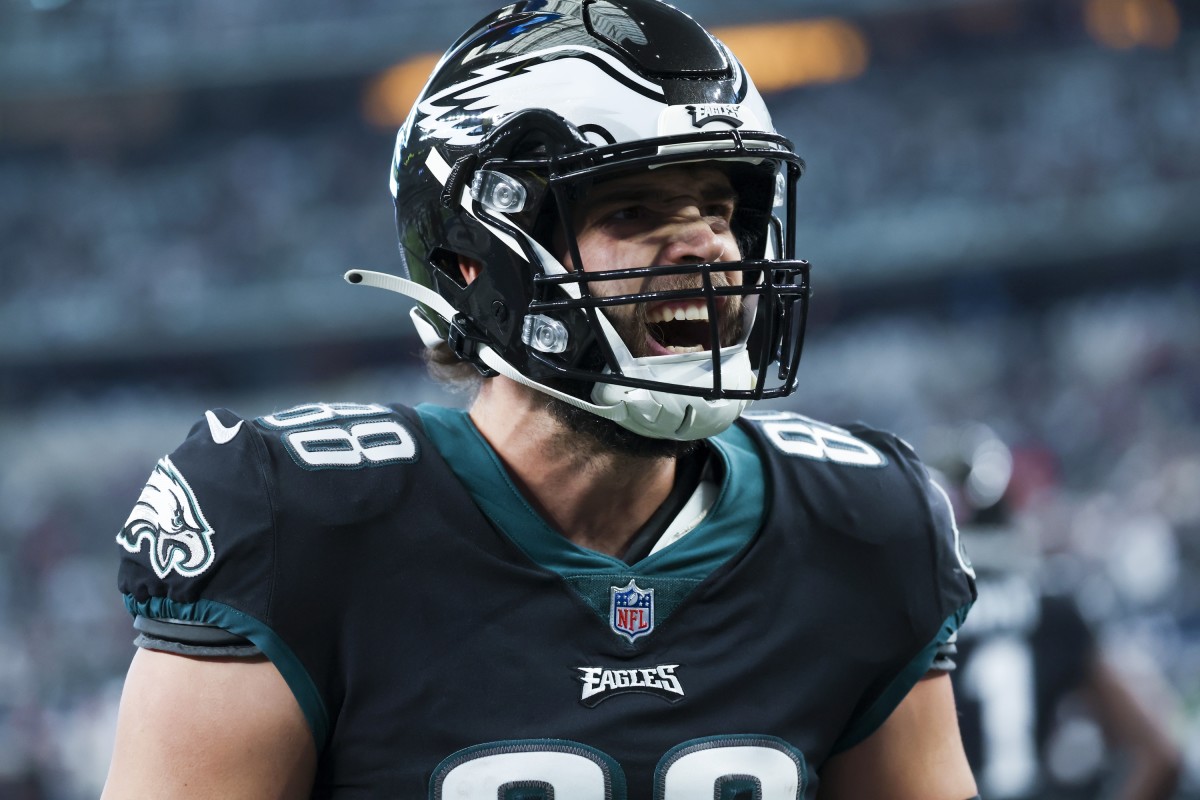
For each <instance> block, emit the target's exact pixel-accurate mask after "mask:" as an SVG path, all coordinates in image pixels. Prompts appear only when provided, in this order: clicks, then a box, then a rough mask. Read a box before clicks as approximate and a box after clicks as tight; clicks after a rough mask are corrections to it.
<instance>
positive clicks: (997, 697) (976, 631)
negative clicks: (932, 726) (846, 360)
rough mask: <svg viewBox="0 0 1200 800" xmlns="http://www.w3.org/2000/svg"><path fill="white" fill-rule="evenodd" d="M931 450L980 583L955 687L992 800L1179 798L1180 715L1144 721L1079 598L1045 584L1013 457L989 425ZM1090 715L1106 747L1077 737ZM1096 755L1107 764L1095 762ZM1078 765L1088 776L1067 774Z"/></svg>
mask: <svg viewBox="0 0 1200 800" xmlns="http://www.w3.org/2000/svg"><path fill="white" fill-rule="evenodd" d="M931 438H932V440H933V441H932V442H931V444H930V446H929V447H928V448H924V447H923V448H922V450H923V453H924V455H925V457H926V459H927V461H928V463H929V464H930V466H931V469H932V470H933V472H934V477H935V480H938V481H939V482H940V483H941V484H942V485H943V486H944V487H945V488H946V489H947V492H948V494H949V495H950V498H951V503H952V505H953V506H954V508H955V514H956V518H957V520H958V524H959V527H960V531H961V535H962V538H963V542H964V545H965V548H966V550H967V552H968V553H969V554H970V556H971V560H972V564H973V566H974V568H975V572H976V576H977V581H978V589H979V599H978V601H977V603H976V605H975V608H974V609H973V611H972V614H971V623H970V624H969V625H967V626H964V628H963V629H962V630H961V631H960V632H959V635H958V638H957V654H956V655H957V657H956V659H955V662H956V669H955V670H954V672H953V673H952V678H953V681H954V684H955V692H956V697H957V699H958V707H959V713H960V720H959V724H960V726H961V729H962V736H963V743H964V746H965V747H966V751H967V756H968V758H969V760H970V762H971V765H972V768H973V769H974V771H975V775H976V779H977V780H978V781H979V787H980V791H981V794H982V795H983V796H984V797H988V798H993V799H994V800H1034V799H1035V798H1038V799H1039V800H1090V799H1091V798H1096V797H1100V796H1103V797H1108V798H1113V799H1114V800H1165V799H1166V798H1169V797H1173V796H1174V794H1175V791H1176V788H1177V786H1178V784H1179V782H1180V775H1181V771H1182V757H1181V753H1180V750H1179V747H1178V745H1177V744H1176V743H1175V742H1174V741H1173V739H1172V736H1171V733H1170V731H1169V730H1168V729H1167V727H1166V723H1167V720H1168V719H1169V717H1170V714H1169V713H1168V712H1169V710H1170V709H1167V708H1158V709H1150V708H1148V707H1147V703H1146V700H1145V698H1144V694H1145V693H1144V692H1140V691H1139V687H1138V686H1136V685H1134V684H1133V682H1132V681H1131V679H1130V678H1129V677H1127V676H1126V675H1125V674H1124V673H1123V672H1122V671H1121V670H1120V669H1119V668H1118V667H1117V666H1116V665H1115V664H1114V663H1112V661H1111V659H1110V658H1108V657H1106V655H1105V653H1104V651H1103V649H1102V647H1101V645H1100V643H1099V642H1098V641H1097V635H1096V632H1094V631H1093V629H1092V627H1091V625H1090V624H1089V623H1088V622H1087V621H1086V620H1085V619H1084V616H1083V615H1082V614H1081V613H1080V609H1079V607H1078V605H1077V603H1076V601H1075V599H1074V597H1073V596H1072V595H1071V594H1069V593H1067V592H1062V593H1059V592H1057V591H1055V590H1053V589H1052V588H1051V587H1050V585H1049V584H1050V583H1051V582H1050V581H1046V580H1045V578H1046V576H1045V575H1044V574H1043V570H1044V569H1048V568H1050V566H1049V565H1047V564H1046V562H1045V559H1044V558H1043V554H1042V553H1041V552H1040V547H1039V545H1038V544H1037V543H1036V542H1034V541H1031V537H1030V536H1029V535H1028V534H1027V533H1026V532H1025V531H1022V530H1019V529H1018V526H1017V523H1016V521H1015V520H1014V508H1013V505H1014V498H1013V491H1012V488H1013V483H1014V481H1013V474H1014V469H1015V468H1017V467H1016V466H1015V464H1014V454H1013V452H1012V450H1011V449H1010V448H1009V447H1008V445H1007V444H1006V443H1005V442H1004V441H1003V440H1002V439H1001V438H1000V437H999V436H997V434H996V433H995V431H994V430H993V429H992V428H990V427H989V426H987V425H984V424H981V423H975V424H969V425H964V426H962V427H958V428H951V429H945V430H942V431H940V432H938V433H937V434H936V435H934V436H933V437H931ZM1150 677H1153V676H1150ZM1164 680H1165V679H1164ZM1081 713H1082V714H1083V715H1084V716H1085V717H1086V719H1088V720H1091V722H1092V723H1094V724H1095V725H1096V726H1097V727H1098V728H1099V730H1100V732H1101V733H1102V735H1103V738H1102V741H1095V740H1093V739H1090V738H1088V737H1087V736H1086V735H1080V734H1081V733H1082V731H1083V730H1085V729H1084V728H1082V727H1081V726H1082V724H1083V722H1082V720H1081V719H1080V716H1079V715H1080V714H1081ZM1097 747H1101V748H1103V749H1104V752H1103V753H1095V752H1092V753H1089V752H1087V751H1088V750H1089V749H1090V750H1095V749H1096V748H1097ZM1070 761H1075V762H1078V763H1076V764H1071V763H1060V762H1070Z"/></svg>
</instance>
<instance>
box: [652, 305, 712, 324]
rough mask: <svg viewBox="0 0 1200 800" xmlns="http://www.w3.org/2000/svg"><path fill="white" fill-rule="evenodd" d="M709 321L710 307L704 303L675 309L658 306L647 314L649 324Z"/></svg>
mask: <svg viewBox="0 0 1200 800" xmlns="http://www.w3.org/2000/svg"><path fill="white" fill-rule="evenodd" d="M707 319H708V305H707V304H704V303H699V304H696V303H693V304H689V305H686V306H673V307H668V306H658V307H657V308H652V309H650V310H649V311H647V312H646V321H647V322H684V321H687V320H707Z"/></svg>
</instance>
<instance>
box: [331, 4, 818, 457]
mask: <svg viewBox="0 0 1200 800" xmlns="http://www.w3.org/2000/svg"><path fill="white" fill-rule="evenodd" d="M696 162H703V164H704V165H710V164H711V165H719V168H720V169H721V170H722V171H724V172H725V173H726V174H727V175H728V177H729V181H730V183H731V185H732V187H733V189H734V191H735V192H736V195H737V204H736V211H735V212H734V216H733V219H732V220H731V229H732V232H733V233H734V234H735V235H736V237H737V241H738V244H739V249H740V259H739V260H738V261H733V262H730V261H720V262H714V263H684V264H678V263H672V264H663V263H657V264H645V265H642V266H639V267H636V268H630V269H615V270H606V269H603V268H595V267H593V268H589V264H587V263H586V262H585V261H584V260H583V259H582V258H581V254H580V249H579V247H578V243H577V241H576V235H575V234H576V231H575V223H574V222H573V213H574V210H575V209H576V208H577V206H578V204H579V203H581V202H583V201H584V200H585V199H586V197H587V193H588V191H589V190H590V189H591V187H592V186H594V185H596V184H598V183H601V182H603V181H605V180H608V179H611V178H614V177H620V176H625V175H630V174H634V173H637V172H638V171H646V170H649V171H651V172H652V171H653V170H655V169H660V168H662V167H664V166H668V165H679V164H692V163H696ZM803 169H804V162H803V161H802V160H801V159H800V158H799V157H798V156H797V155H796V153H795V151H794V149H793V147H792V144H791V142H790V141H789V140H788V139H786V138H784V137H783V136H781V135H779V134H778V133H777V132H776V131H775V129H774V128H773V127H772V123H771V118H770V115H769V113H768V112H767V108H766V105H765V104H764V103H763V100H762V98H761V96H760V95H759V93H758V91H757V90H756V89H755V87H754V84H753V83H752V82H751V80H750V77H749V75H747V73H746V71H745V70H744V69H743V67H742V65H741V64H740V63H739V62H738V60H737V59H736V58H735V57H734V56H733V54H732V53H731V52H730V51H729V49H728V48H727V47H725V45H723V44H722V43H721V42H720V41H718V40H717V39H715V38H714V37H713V36H712V35H711V34H709V33H708V32H707V31H706V30H705V29H704V28H703V27H701V26H700V25H699V24H698V23H697V22H696V21H695V20H693V19H692V18H691V17H689V16H688V15H686V14H684V13H683V12H681V11H679V10H678V9H675V8H674V7H672V6H670V5H667V4H665V3H662V2H659V1H658V0H521V1H520V2H517V3H514V4H512V5H508V6H505V7H504V8H502V9H500V10H498V11H496V12H494V13H492V14H491V15H489V16H488V17H486V18H484V19H483V20H481V21H480V22H479V23H478V24H476V25H475V26H474V27H472V28H471V29H470V30H468V31H467V32H466V33H465V34H464V35H463V36H462V37H460V38H459V40H458V41H457V42H455V43H454V45H453V46H452V47H451V48H450V49H449V50H448V51H447V52H446V54H445V55H444V56H443V57H442V59H441V61H440V62H439V63H438V65H437V67H436V68H435V69H434V71H433V74H432V76H431V77H430V79H429V82H428V83H427V84H426V86H425V88H424V90H423V91H422V92H421V95H420V96H419V98H418V99H417V101H416V103H415V104H414V106H413V109H412V111H411V113H410V115H409V117H408V119H407V120H406V122H405V123H404V126H403V127H402V128H401V129H400V131H399V134H398V135H397V138H396V147H395V152H394V157H393V160H392V172H391V190H392V195H393V197H394V199H395V207H396V224H397V229H398V232H399V240H400V250H401V254H402V257H403V262H404V266H405V269H406V271H407V274H408V277H407V278H399V277H396V276H391V275H386V274H383V273H377V272H368V271H365V270H351V271H350V272H348V273H347V274H346V278H347V280H348V281H350V282H351V283H362V284H367V285H374V286H379V287H383V288H388V289H391V290H393V291H398V292H400V293H402V294H405V295H407V296H409V297H411V298H413V299H416V300H417V301H418V302H419V304H420V305H419V306H418V307H417V308H414V309H413V312H412V317H413V320H414V322H415V324H416V326H417V328H418V331H419V332H420V334H421V336H422V339H423V340H424V341H425V343H426V344H427V345H433V344H436V343H439V342H443V341H444V342H447V343H448V344H449V345H450V347H451V348H452V349H453V350H454V352H455V353H456V354H457V355H458V356H459V357H460V358H463V359H466V360H469V361H471V362H473V363H474V364H475V365H476V366H477V367H478V368H479V369H480V371H481V372H483V373H484V374H485V375H490V374H495V373H500V374H503V375H506V376H508V377H510V378H512V379H514V380H516V381H519V382H521V383H523V384H526V385H528V386H531V387H533V388H535V389H537V390H539V391H541V392H545V393H546V394H549V395H551V396H553V397H557V398H559V399H560V400H563V401H565V402H567V403H570V404H572V405H574V406H577V407H579V408H583V409H586V410H588V411H590V412H592V413H594V414H597V415H599V416H602V417H605V418H607V419H611V420H614V421H616V422H617V423H619V424H621V425H623V426H624V427H626V428H628V429H629V430H632V431H634V432H636V433H639V434H641V435H644V436H648V437H653V438H664V439H679V440H688V439H699V438H703V437H706V436H711V435H714V434H716V433H719V432H720V431H722V430H724V429H725V428H726V427H728V426H729V425H730V424H731V423H732V422H733V421H734V420H735V419H736V418H737V417H738V416H739V415H740V414H741V412H742V410H743V409H744V408H745V407H746V406H747V404H749V403H750V402H751V401H753V400H756V399H760V398H768V397H781V396H784V395H787V394H790V393H791V392H792V391H794V389H795V386H796V375H795V374H796V367H797V364H798V362H799V359H800V351H801V347H802V343H803V334H804V323H805V318H806V315H807V303H808V295H809V283H808V276H809V272H808V264H807V262H804V261H798V260H795V259H794V235H795V234H794V231H795V209H794V205H793V202H792V198H793V196H794V194H795V189H796V183H797V181H798V180H799V178H800V176H801V174H802V172H803ZM643 174H644V173H643ZM464 259H465V260H470V262H472V263H477V264H478V265H480V266H481V270H480V271H479V273H478V275H477V276H476V277H475V278H474V280H472V281H469V282H468V281H466V280H465V279H464V277H463V275H462V272H461V270H460V264H461V263H462V262H463V260H464ZM564 263H568V264H571V265H573V266H572V267H571V268H568V267H566V266H564ZM730 274H739V277H740V282H739V281H738V280H725V279H724V278H725V276H728V275H730ZM610 281H623V282H625V283H623V284H622V285H623V286H625V287H628V286H630V285H636V286H637V287H639V288H638V290H637V291H636V292H635V293H625V294H617V293H616V292H615V290H609V291H605V288H606V287H605V286H603V285H601V284H603V283H606V282H610ZM631 281H632V283H631ZM609 285H613V284H609ZM734 298H736V301H735V300H734ZM737 301H740V302H737ZM665 303H669V304H671V308H672V309H675V308H684V307H689V306H690V307H691V309H694V310H695V313H693V314H692V316H694V317H697V318H698V319H693V320H682V321H676V320H675V319H674V318H669V319H663V317H664V316H667V317H670V316H671V315H664V314H663V313H661V308H662V307H663V304H665ZM618 306H627V307H628V306H633V307H637V306H640V307H641V308H642V309H648V308H658V309H660V313H658V314H656V315H655V318H656V319H657V320H658V322H657V323H656V324H654V325H648V326H647V327H648V329H649V333H650V335H651V336H653V337H654V338H655V340H656V341H658V342H659V343H660V344H662V345H663V347H660V348H656V349H655V352H656V353H657V354H656V355H649V356H647V355H645V354H644V353H642V354H641V355H635V353H634V352H631V349H630V347H629V345H628V344H627V343H626V342H625V341H623V340H622V338H621V336H620V335H619V334H618V332H617V330H616V329H615V328H614V326H613V324H612V321H611V318H610V316H609V314H608V313H606V309H610V310H611V309H614V308H616V307H618ZM691 309H689V310H691ZM730 309H740V311H739V312H738V315H740V319H739V320H734V321H733V324H729V320H728V319H724V320H723V319H722V312H723V311H724V312H725V314H726V316H728V315H729V314H731V313H733V312H732V311H730ZM611 313H615V312H611ZM674 316H675V317H678V316H681V315H680V314H675V315H674ZM685 328H688V329H689V330H687V331H686V332H684V329H685ZM672 329H675V331H674V332H672ZM675 337H682V338H683V339H686V340H687V342H688V344H687V345H685V346H679V347H675V346H672V345H674V344H676V339H675ZM663 353H667V354H663Z"/></svg>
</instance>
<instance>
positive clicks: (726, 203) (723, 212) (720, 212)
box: [704, 200, 734, 222]
mask: <svg viewBox="0 0 1200 800" xmlns="http://www.w3.org/2000/svg"><path fill="white" fill-rule="evenodd" d="M733 211H734V205H733V201H731V200H722V201H720V202H716V203H709V204H707V205H706V206H705V207H704V215H705V216H706V217H719V218H720V219H723V220H725V221H726V222H729V221H730V220H732V219H733Z"/></svg>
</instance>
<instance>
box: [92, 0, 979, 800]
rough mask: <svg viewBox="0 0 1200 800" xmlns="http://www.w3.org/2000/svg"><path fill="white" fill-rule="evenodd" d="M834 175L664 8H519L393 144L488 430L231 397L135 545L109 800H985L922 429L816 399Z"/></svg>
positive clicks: (126, 571) (413, 258) (430, 416)
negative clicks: (774, 403)
mask: <svg viewBox="0 0 1200 800" xmlns="http://www.w3.org/2000/svg"><path fill="white" fill-rule="evenodd" d="M802 170H803V162H802V161H801V160H800V158H799V157H798V156H797V155H796V154H795V152H794V150H793V147H792V144H791V143H790V142H789V141H788V140H787V139H786V138H784V137H783V136H781V135H780V134H778V133H777V132H776V131H775V130H774V128H773V127H772V124H771V119H770V116H769V114H768V112H767V109H766V107H765V105H764V104H763V101H762V99H761V97H760V96H759V94H758V92H757V91H756V90H755V88H754V85H753V84H752V82H751V81H750V78H749V76H748V75H747V74H746V72H745V71H744V69H743V68H742V66H741V64H740V63H739V62H738V61H737V59H736V58H734V56H733V55H732V54H731V53H730V51H729V50H728V49H727V48H726V47H725V46H724V45H723V44H721V43H720V42H719V41H718V40H716V39H714V38H713V37H712V36H711V35H710V34H709V33H708V32H707V31H705V30H704V29H703V28H702V27H701V26H699V25H698V24H697V23H696V22H695V21H693V20H692V19H691V18H690V17H688V16H686V15H685V14H683V13H681V12H679V11H677V10H676V9H674V8H672V7H671V6H668V5H666V4H663V3H660V2H657V0H549V2H547V1H546V0H523V1H522V2H517V3H515V4H513V5H509V6H506V7H505V8H503V9H501V10H499V11H497V12H495V13H493V14H491V15H490V16H488V17H486V18H485V19H483V20H482V21H480V22H479V23H478V24H477V25H475V26H474V27H472V28H471V29H470V30H469V31H467V32H466V33H465V34H464V35H463V36H462V37H461V38H460V39H459V40H458V41H457V42H456V43H455V44H454V45H453V46H452V47H451V48H450V49H449V51H448V52H447V53H446V55H445V56H444V57H443V59H442V60H441V62H440V63H439V64H438V66H437V67H436V69H435V70H434V73H433V75H432V77H431V78H430V80H429V83H428V84H427V86H426V87H425V89H424V91H423V93H422V94H421V96H420V98H419V99H418V100H417V102H416V104H415V106H414V108H413V110H412V112H411V115H410V116H409V118H408V120H407V122H406V123H405V125H404V126H403V128H402V129H401V130H400V132H399V135H398V137H397V142H396V148H395V154H394V159H393V163H392V172H391V188H392V193H393V196H394V198H395V206H396V218H397V223H398V228H399V237H400V245H401V253H402V257H403V262H404V267H405V271H406V275H407V277H404V278H401V277H396V276H392V275H388V274H383V273H376V272H368V271H364V270H352V271H350V272H349V273H347V276H346V277H347V280H348V281H349V282H350V283H352V284H360V285H365V286H373V287H380V288H384V289H389V290H393V291H396V292H399V293H400V294H402V295H405V296H407V297H409V298H412V299H414V300H416V301H417V302H418V306H417V307H416V308H415V309H414V310H413V312H412V317H413V320H414V322H415V324H416V327H417V329H418V331H419V332H420V334H421V336H422V338H423V339H424V340H425V342H426V344H427V345H429V346H430V348H431V352H432V360H433V361H434V362H435V364H436V365H439V369H442V370H445V369H450V370H451V371H454V370H455V368H456V367H460V368H465V369H466V370H468V371H470V372H471V373H472V374H473V375H474V376H475V383H476V386H475V395H474V398H473V401H472V403H471V404H470V407H469V409H467V410H456V409H450V408H443V407H437V406H432V405H424V406H420V407H417V408H415V409H414V408H407V407H403V406H398V405H381V404H375V403H335V402H316V403H311V404H306V405H301V406H297V407H294V408H289V409H286V410H281V411H277V412H275V413H272V414H268V415H265V416H262V417H259V418H257V419H240V418H238V417H236V416H235V415H234V414H232V413H231V412H229V411H226V410H223V409H219V410H213V411H208V412H206V413H205V415H204V418H203V419H201V420H200V421H199V422H198V423H197V424H196V426H195V427H194V428H193V429H192V431H191V434H190V435H189V436H188V438H187V439H186V440H185V441H184V443H183V444H182V445H181V446H180V447H179V448H178V449H177V450H175V452H173V453H171V454H170V455H168V456H165V457H163V458H162V459H161V460H160V461H159V462H158V464H157V465H156V466H155V468H154V471H153V473H152V475H151V478H150V480H149V482H148V483H147V484H146V487H145V489H144V490H143V491H142V494H141V497H140V498H139V500H138V502H137V504H136V506H135V508H134V511H133V513H132V514H131V515H130V517H129V520H128V521H127V523H126V524H125V526H124V527H123V529H122V530H121V532H120V534H119V535H118V537H117V542H118V545H119V547H120V551H121V554H122V557H123V560H122V564H121V567H120V575H119V583H120V588H121V591H122V592H123V593H124V595H125V602H126V605H127V607H128V609H129V611H130V612H131V613H132V614H133V616H134V627H135V628H136V630H137V632H138V638H137V643H138V644H139V645H140V648H139V650H138V652H137V654H136V655H135V657H134V660H133V663H132V665H131V667H130V670H129V674H128V677H127V682H126V686H125V691H124V694H123V699H122V707H121V711H120V717H119V721H118V726H117V737H116V749H115V753H114V756H113V760H112V765H111V769H110V773H109V778H108V783H107V787H106V796H107V797H113V798H116V797H146V796H155V797H222V798H233V797H247V798H263V797H305V796H312V797H339V798H350V797H364V798H365V797H398V798H415V797H427V798H431V799H432V800H442V799H443V798H445V799H447V800H448V799H449V798H466V799H467V800H471V799H475V798H477V799H479V800H483V799H484V798H487V800H495V798H507V799H509V800H513V799H515V798H526V799H529V800H533V799H534V798H557V800H583V799H584V798H598V799H599V798H647V799H649V798H659V799H660V800H683V799H684V798H701V797H705V798H710V797H717V798H747V799H749V798H764V799H766V798H804V800H812V799H813V798H816V797H818V796H819V797H821V798H823V799H824V800H837V799H838V798H854V799H855V800H859V799H861V798H868V797H869V798H895V799H896V800H905V799H911V800H916V799H917V798H920V800H965V799H966V798H968V797H970V796H972V795H975V794H976V787H975V783H974V779H973V777H972V775H971V772H970V769H969V767H968V765H967V762H966V759H965V756H964V754H963V749H962V745H961V740H960V737H959V733H958V728H957V723H956V718H955V707H954V698H953V693H952V689H951V684H950V680H949V678H948V677H947V676H946V674H945V672H944V671H943V670H941V669H939V666H938V665H939V664H940V661H939V653H940V651H941V650H942V648H943V647H944V645H945V644H946V642H947V640H948V639H949V638H950V637H951V636H952V635H953V633H954V631H955V630H956V629H957V628H958V626H959V625H960V624H961V623H962V621H963V619H964V617H965V615H966V612H967V609H968V607H969V606H970V604H971V603H972V602H973V599H974V588H973V580H972V572H971V569H970V567H969V564H968V563H967V562H966V561H965V559H964V558H963V556H962V554H961V552H960V550H959V548H958V542H957V535H956V532H955V529H954V527H953V523H952V517H951V515H950V509H949V506H948V503H947V502H946V498H945V496H944V494H943V493H941V492H939V491H938V490H937V489H936V488H935V487H934V486H933V485H932V484H931V482H930V481H929V477H928V474H927V472H926V471H925V469H924V468H923V467H922V466H921V464H920V463H919V462H918V460H917V459H916V457H915V456H914V454H913V453H912V451H911V450H910V449H909V448H908V446H907V445H905V444H904V443H903V442H902V441H900V440H899V439H897V438H895V437H893V436H890V435H888V434H885V433H881V432H878V431H875V430H872V429H869V428H867V427H864V426H858V425H855V426H851V427H847V428H842V427H835V426H832V425H827V424H824V423H821V422H817V421H815V420H812V419H808V418H806V417H802V416H799V415H797V414H793V413H783V412H772V411H748V410H747V407H748V406H749V404H750V403H751V402H753V401H756V400H760V399H764V398H774V397H783V396H785V395H787V394H789V393H791V392H792V391H793V390H794V389H795V386H796V380H797V378H796V367H797V362H798V360H799V357H800V345H801V339H802V334H803V328H804V319H805V314H806V311H807V302H808V293H809V285H808V265H807V264H806V263H805V262H803V261H798V260H795V258H794V256H793V253H794V245H795V209H794V206H793V195H794V192H795V189H796V184H797V181H798V180H799V178H800V176H801V172H802Z"/></svg>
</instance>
